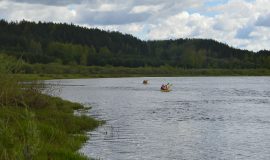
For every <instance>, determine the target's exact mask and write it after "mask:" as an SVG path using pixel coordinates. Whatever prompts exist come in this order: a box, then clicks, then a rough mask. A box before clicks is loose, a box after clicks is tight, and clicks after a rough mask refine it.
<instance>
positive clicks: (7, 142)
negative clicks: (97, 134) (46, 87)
mask: <svg viewBox="0 0 270 160" xmlns="http://www.w3.org/2000/svg"><path fill="white" fill-rule="evenodd" d="M78 109H83V106H82V105H81V104H78V103H72V102H69V101H66V100H62V99H61V98H57V97H51V96H48V95H43V94H41V89H40V88H39V87H38V85H30V86H25V85H22V84H20V83H18V81H17V79H16V78H14V76H11V75H10V76H8V75H3V74H0V159H1V160H21V159H22V160H23V159H27V160H31V159H38V160H43V159H44V160H48V159H53V160H66V159H74V160H81V159H87V157H85V156H83V155H81V154H80V153H78V152H77V151H78V150H79V149H80V147H81V146H82V144H83V143H84V142H86V140H87V139H88V137H87V136H86V132H87V131H90V130H93V129H94V128H96V127H97V126H99V125H100V124H102V122H100V121H97V120H95V119H93V118H91V117H88V116H85V115H83V114H82V115H74V111H75V110H78Z"/></svg>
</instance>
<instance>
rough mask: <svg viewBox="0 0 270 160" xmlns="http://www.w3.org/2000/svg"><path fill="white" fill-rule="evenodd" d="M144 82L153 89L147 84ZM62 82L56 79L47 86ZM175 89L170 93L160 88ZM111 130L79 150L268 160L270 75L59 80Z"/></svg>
mask: <svg viewBox="0 0 270 160" xmlns="http://www.w3.org/2000/svg"><path fill="white" fill-rule="evenodd" d="M143 79H148V80H149V84H148V85H143V84H142V81H143ZM48 82H57V81H48ZM167 82H170V83H172V84H173V87H172V89H173V91H172V92H168V93H164V92H160V90H159V88H160V86H161V84H162V83H167ZM60 84H62V85H63V86H62V93H61V94H60V96H61V97H63V98H65V99H68V100H71V101H76V102H80V103H83V104H85V105H91V106H92V107H93V108H92V110H90V111H89V113H87V114H89V115H91V116H94V117H96V118H98V119H102V120H106V121H107V123H106V125H104V126H102V127H99V128H98V129H96V130H95V131H93V132H91V133H89V134H90V135H91V140H90V141H88V142H87V143H86V144H85V145H84V147H83V148H82V149H81V150H80V152H82V153H84V154H85V155H87V156H90V157H93V158H100V159H106V160H126V159H138V160H139V159H144V160H153V159H162V160H163V159H187V160H197V159H198V160H199V159H200V160H201V159H202V160H209V159H222V160H232V159H243V160H262V159H265V160H268V159H270V77H184V78H183V77H181V78H105V79H81V80H61V81H60Z"/></svg>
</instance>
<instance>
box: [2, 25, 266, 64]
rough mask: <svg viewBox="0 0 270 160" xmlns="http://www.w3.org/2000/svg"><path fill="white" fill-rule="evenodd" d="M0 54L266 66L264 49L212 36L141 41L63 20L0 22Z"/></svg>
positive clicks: (46, 59) (44, 59)
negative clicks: (246, 47)
mask: <svg viewBox="0 0 270 160" xmlns="http://www.w3.org/2000/svg"><path fill="white" fill-rule="evenodd" d="M0 53H1V54H6V55H9V56H14V57H16V58H20V59H23V60H24V61H26V62H27V63H31V64H35V63H42V64H48V63H57V64H63V65H83V66H107V65H109V66H125V67H142V66H153V67H159V66H173V67H179V68H184V69H186V68H187V69H189V68H222V69H231V68H233V69H242V68H243V69H249V68H252V69H255V68H268V69H269V68H270V51H267V50H262V51H259V52H252V51H248V50H241V49H236V48H233V47H230V46H228V45H226V44H223V43H220V42H217V41H215V40H210V39H177V40H157V41H142V40H140V39H138V38H136V37H133V36H131V35H128V34H122V33H120V32H109V31H103V30H100V29H89V28H85V27H80V26H76V25H73V24H65V23H64V24H56V23H43V22H38V23H35V22H28V21H20V22H7V21H5V20H0Z"/></svg>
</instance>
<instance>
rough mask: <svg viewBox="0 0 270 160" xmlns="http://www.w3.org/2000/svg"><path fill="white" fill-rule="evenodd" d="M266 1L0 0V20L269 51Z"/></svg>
mask: <svg viewBox="0 0 270 160" xmlns="http://www.w3.org/2000/svg"><path fill="white" fill-rule="evenodd" d="M269 6H270V0H0V19H6V20H8V21H20V20H23V19H24V20H29V21H36V22H37V21H42V22H57V23H58V22H66V23H73V24H77V25H80V26H84V27H89V28H100V29H104V30H110V31H120V32H122V33H127V34H132V35H133V36H136V37H138V38H140V39H142V40H163V39H177V38H207V39H215V40H217V41H220V42H223V43H226V44H228V45H230V46H233V47H236V48H241V49H248V50H253V51H259V50H262V49H267V50H270V9H269Z"/></svg>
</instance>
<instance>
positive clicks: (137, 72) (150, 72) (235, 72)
mask: <svg viewBox="0 0 270 160" xmlns="http://www.w3.org/2000/svg"><path fill="white" fill-rule="evenodd" d="M65 67H68V66H65ZM81 67H82V66H79V67H78V68H76V67H75V68H74V69H73V71H74V70H75V71H74V72H72V71H69V72H59V73H57V72H46V71H40V72H35V73H25V74H16V78H19V79H23V80H49V79H77V78H120V77H188V76H189V77H196V76H270V70H269V69H179V68H171V69H168V68H162V67H159V68H152V67H144V68H126V67H109V68H108V67H95V66H92V67H82V69H80V68H81ZM66 69H67V68H66ZM67 70H68V69H67ZM85 70H88V73H87V72H86V71H85Z"/></svg>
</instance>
